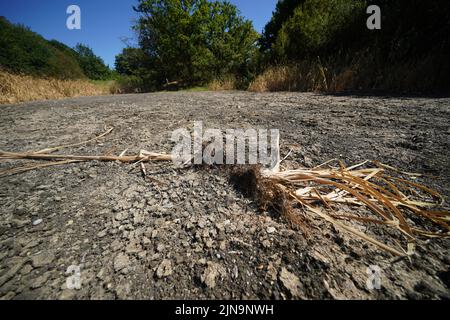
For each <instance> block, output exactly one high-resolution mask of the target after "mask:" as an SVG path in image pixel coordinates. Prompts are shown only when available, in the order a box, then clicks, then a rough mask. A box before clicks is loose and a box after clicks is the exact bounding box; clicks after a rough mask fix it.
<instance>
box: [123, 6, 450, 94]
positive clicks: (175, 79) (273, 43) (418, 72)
mask: <svg viewBox="0 0 450 320" xmlns="http://www.w3.org/2000/svg"><path fill="white" fill-rule="evenodd" d="M372 4H376V5H378V6H379V7H380V8H381V16H382V21H381V25H382V29H381V30H369V29H368V28H367V26H366V20H367V18H368V17H369V15H368V14H367V13H366V9H367V7H368V6H369V5H372ZM134 10H135V11H137V12H138V13H139V14H140V19H139V21H138V23H137V24H136V26H135V27H134V29H135V31H137V33H138V36H139V39H138V40H139V46H138V47H135V48H126V49H125V50H124V51H123V53H122V54H120V55H119V56H117V59H116V69H117V71H118V72H119V73H121V74H122V75H124V76H125V79H127V81H124V85H125V86H128V87H129V88H131V89H132V90H136V88H137V90H157V89H161V88H167V87H171V86H175V87H179V86H193V85H205V84H207V83H210V82H211V81H212V80H214V79H216V80H217V79H218V80H219V81H218V83H221V81H222V80H223V81H225V83H226V84H227V86H229V83H230V80H229V79H233V80H231V81H232V82H234V84H235V86H236V87H238V88H247V87H248V86H249V85H250V89H251V90H255V91H273V90H318V91H332V92H336V91H346V90H373V89H379V90H385V91H393V92H394V91H395V92H416V93H425V92H429V93H432V92H449V91H450V90H449V89H450V61H449V58H448V57H449V52H450V50H449V48H450V44H449V38H450V37H449V34H450V26H449V25H450V1H448V0H433V1H423V0H378V1H369V0H280V1H279V2H278V4H277V6H276V10H275V11H274V13H273V17H272V19H271V20H270V22H269V23H268V24H267V25H266V27H265V30H264V32H263V34H262V35H258V34H257V33H256V32H255V30H254V29H253V27H252V25H251V23H250V22H249V21H246V20H245V19H244V18H242V16H241V15H240V14H239V11H238V10H237V9H236V7H235V6H233V5H231V4H230V3H228V2H226V1H207V0H190V1H182V0H162V1H161V0H139V1H138V5H137V6H136V7H135V8H134ZM216 83H217V81H216ZM133 88H134V89H133ZM219 88H220V86H219Z"/></svg>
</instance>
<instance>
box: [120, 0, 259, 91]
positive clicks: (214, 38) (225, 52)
mask: <svg viewBox="0 0 450 320" xmlns="http://www.w3.org/2000/svg"><path fill="white" fill-rule="evenodd" d="M134 9H135V10H136V11H137V12H138V13H139V14H140V18H139V21H138V23H137V25H136V26H135V27H134V29H135V30H136V31H137V33H138V36H139V46H140V48H139V49H130V48H127V49H125V50H124V51H123V53H122V54H120V55H119V56H118V57H117V59H116V67H118V71H119V72H120V73H123V74H130V73H132V72H133V71H131V70H132V69H136V68H137V69H138V70H140V72H139V73H141V74H142V72H144V70H145V68H149V69H148V74H147V76H148V77H147V78H149V79H151V81H153V82H154V84H155V85H157V86H158V85H163V84H165V83H171V82H177V83H180V84H185V85H193V84H202V83H206V82H208V81H210V80H212V79H214V78H217V77H221V76H224V75H227V74H233V75H239V76H240V77H242V78H245V77H249V73H250V72H251V66H252V63H253V61H254V60H255V59H256V54H257V45H256V44H257V39H258V34H257V32H256V31H255V30H254V29H253V26H252V23H251V22H250V21H248V20H245V19H244V18H243V17H242V16H241V15H240V13H239V11H238V10H237V8H236V7H235V6H234V5H232V4H230V3H229V2H226V1H207V0H140V1H139V3H138V5H137V6H136V7H135V8H134ZM143 56H145V59H142V57H143ZM138 57H140V58H139V59H140V60H141V61H140V62H138V60H139V59H136V58H138ZM130 66H131V68H130ZM150 69H151V70H150ZM134 72H135V71H134ZM150 73H151V74H150Z"/></svg>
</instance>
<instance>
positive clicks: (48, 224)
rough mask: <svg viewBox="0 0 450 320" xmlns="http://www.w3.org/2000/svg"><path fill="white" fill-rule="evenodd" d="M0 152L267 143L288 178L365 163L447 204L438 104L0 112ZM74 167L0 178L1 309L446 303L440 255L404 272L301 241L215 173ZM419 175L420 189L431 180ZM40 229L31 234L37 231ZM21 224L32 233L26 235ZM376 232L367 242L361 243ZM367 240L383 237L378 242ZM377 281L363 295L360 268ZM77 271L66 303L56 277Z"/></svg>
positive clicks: (447, 172) (181, 97)
mask: <svg viewBox="0 0 450 320" xmlns="http://www.w3.org/2000/svg"><path fill="white" fill-rule="evenodd" d="M1 108H2V112H1V114H0V130H1V132H2V135H1V136H0V149H1V150H7V151H29V150H40V149H44V148H46V147H51V146H59V145H64V144H70V143H74V142H78V141H84V140H86V139H89V138H92V137H94V136H96V135H98V134H100V133H103V132H104V131H106V129H105V128H109V127H111V126H114V127H115V129H114V131H113V132H112V133H111V134H110V135H108V136H107V137H106V138H104V139H102V140H101V141H100V142H99V143H98V144H89V145H86V146H82V147H78V148H69V149H67V150H64V151H63V152H64V153H66V154H92V155H99V154H105V153H107V152H109V151H111V150H112V152H114V154H120V153H121V152H122V151H123V150H125V149H128V153H127V154H137V153H138V152H139V150H140V149H146V150H149V151H155V152H171V150H172V147H173V143H172V142H171V141H170V135H171V132H172V131H173V130H175V129H178V128H189V129H191V128H192V125H193V122H194V121H198V120H202V121H203V122H204V128H221V129H228V128H230V129H234V128H249V127H254V128H265V129H270V128H278V129H280V132H281V149H282V150H281V151H282V157H284V156H285V155H287V154H288V152H289V151H290V150H292V152H291V154H290V156H289V157H288V158H287V159H286V161H285V162H284V165H285V166H287V167H289V166H293V165H308V166H315V165H319V164H321V163H323V162H325V161H327V160H330V159H333V158H339V159H342V161H344V162H345V163H346V164H354V163H359V162H361V161H363V160H366V159H375V160H380V161H382V162H384V163H387V164H390V165H392V166H396V167H400V168H402V169H404V170H407V171H413V172H422V173H425V174H428V175H430V177H423V178H420V179H419V182H421V183H425V184H427V185H429V186H430V187H433V188H435V189H437V190H438V191H440V192H441V193H442V194H443V195H444V196H446V197H448V196H449V194H450V165H449V155H450V125H449V124H450V121H449V120H450V99H446V98H441V99H436V98H406V97H356V96H328V95H318V94H310V93H309V94H303V93H273V94H272V93H271V94H253V93H246V92H224V93H221V92H215V93H213V92H199V93H188V92H178V93H155V94H141V95H120V96H119V95H118V96H105V97H88V98H75V99H68V100H60V101H46V102H31V103H24V104H20V105H6V106H2V107H1ZM15 164H17V163H15V162H13V161H10V162H2V163H0V170H2V169H6V168H11V167H12V166H14V165H15ZM147 172H148V176H149V177H148V178H147V179H146V180H144V179H143V177H142V175H141V173H140V170H139V166H134V167H133V166H130V165H122V164H119V163H96V162H90V163H78V164H70V165H64V166H59V167H51V168H46V169H42V170H39V171H30V172H26V173H23V174H20V175H15V176H10V177H6V178H1V183H0V298H2V299H58V298H59V299H292V298H293V299H302V298H303V299H407V298H412V299H446V298H447V299H448V298H449V296H450V293H449V274H450V271H449V261H448V256H449V254H448V253H449V252H448V249H449V240H446V239H435V240H432V241H423V240H420V241H418V243H417V253H416V255H414V256H413V257H411V259H410V260H408V259H403V260H400V261H396V262H395V263H394V262H393V257H392V256H390V255H389V254H387V253H385V252H382V251H379V250H378V249H377V248H375V247H373V246H371V245H369V244H367V243H365V242H363V241H360V240H358V239H355V238H354V237H352V236H350V235H348V234H346V233H343V232H341V231H339V230H336V229H335V228H334V227H333V226H330V225H329V224H327V223H326V222H324V221H322V220H318V219H316V218H314V217H310V219H311V221H310V226H309V228H308V234H306V235H305V234H303V233H302V232H300V231H299V230H295V229H293V228H292V227H291V226H290V225H289V224H287V223H286V222H285V221H284V220H283V219H282V218H281V217H279V216H278V214H276V213H275V212H262V211H260V210H259V208H258V205H257V204H255V203H254V202H253V201H252V199H248V198H246V196H245V195H244V194H243V193H241V191H240V190H238V189H236V187H235V185H234V184H233V183H232V181H230V174H229V171H228V170H227V168H225V169H224V168H217V167H206V166H204V167H193V168H186V169H176V168H174V167H173V166H172V165H171V164H170V163H168V164H166V163H154V164H148V165H147ZM431 176H432V177H431ZM38 220H42V221H41V222H40V223H38V224H34V223H33V222H37V221H38ZM33 224H34V225H33ZM373 230H374V232H376V231H377V230H378V229H373ZM379 236H381V237H383V236H384V237H386V240H387V241H389V237H388V236H389V235H388V234H383V233H380V234H379ZM371 265H377V266H379V267H380V268H381V270H382V274H381V277H382V278H381V282H382V289H381V290H368V289H367V286H366V282H367V280H368V274H367V268H368V267H369V266H371ZM70 266H80V268H81V283H82V287H81V289H80V290H68V289H67V286H66V280H67V277H68V275H67V274H66V271H67V270H68V268H69V267H70Z"/></svg>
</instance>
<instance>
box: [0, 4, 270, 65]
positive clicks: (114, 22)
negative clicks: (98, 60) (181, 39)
mask: <svg viewBox="0 0 450 320" xmlns="http://www.w3.org/2000/svg"><path fill="white" fill-rule="evenodd" d="M230 2H231V3H233V4H235V5H236V6H237V7H238V8H239V10H240V11H241V13H242V14H243V16H245V17H246V18H247V19H249V20H252V21H253V25H254V27H255V29H256V30H257V31H259V32H261V31H262V29H263V27H264V25H265V24H266V23H267V22H268V21H269V19H270V17H271V16H272V11H273V10H274V9H275V5H276V3H277V0H230ZM136 3H137V0H69V1H66V0H40V1H37V0H13V1H6V0H0V16H5V17H6V18H7V19H8V20H10V21H11V22H13V23H21V24H24V25H26V26H28V27H30V28H31V30H33V31H35V32H37V33H39V34H41V35H42V36H44V38H46V39H56V40H59V41H61V42H63V43H65V44H67V45H69V46H71V47H73V46H75V45H76V44H77V43H78V42H81V43H84V44H87V45H88V46H90V47H91V48H92V49H93V50H94V52H95V53H96V54H97V55H99V56H100V57H102V58H103V60H105V62H106V63H107V64H109V65H110V66H114V59H115V56H116V54H118V53H120V52H121V50H122V48H123V47H124V46H125V44H124V42H123V39H126V38H133V32H132V31H131V26H132V25H133V21H135V19H136V17H137V16H136V14H135V13H134V12H133V9H132V6H133V5H135V4H136ZM71 4H76V5H78V6H79V7H80V8H81V30H68V29H67V28H66V20H67V17H68V15H67V14H66V9H67V7H68V6H69V5H71Z"/></svg>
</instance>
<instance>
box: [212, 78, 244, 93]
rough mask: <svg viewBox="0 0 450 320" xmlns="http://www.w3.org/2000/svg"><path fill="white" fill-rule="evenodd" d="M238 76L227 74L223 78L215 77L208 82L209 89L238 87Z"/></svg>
mask: <svg viewBox="0 0 450 320" xmlns="http://www.w3.org/2000/svg"><path fill="white" fill-rule="evenodd" d="M236 87H237V86H236V78H235V77H233V76H226V77H224V78H222V79H214V80H213V81H211V82H210V83H209V84H208V89H209V90H212V91H227V90H235V89H236Z"/></svg>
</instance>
